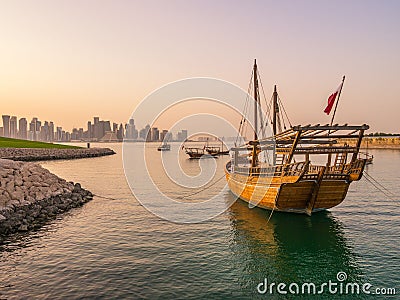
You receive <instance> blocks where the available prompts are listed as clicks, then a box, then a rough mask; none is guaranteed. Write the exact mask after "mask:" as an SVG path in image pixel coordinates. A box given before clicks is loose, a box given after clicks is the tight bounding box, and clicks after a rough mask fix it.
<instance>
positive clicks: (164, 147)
mask: <svg viewBox="0 0 400 300" xmlns="http://www.w3.org/2000/svg"><path fill="white" fill-rule="evenodd" d="M157 150H158V151H170V150H171V145H170V144H168V143H162V144H161V145H160V146H159V147H158V148H157Z"/></svg>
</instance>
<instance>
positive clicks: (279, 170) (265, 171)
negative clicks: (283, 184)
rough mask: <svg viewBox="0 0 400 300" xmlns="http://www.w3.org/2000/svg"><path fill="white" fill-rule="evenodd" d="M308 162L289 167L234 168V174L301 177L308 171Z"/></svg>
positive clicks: (293, 164)
mask: <svg viewBox="0 0 400 300" xmlns="http://www.w3.org/2000/svg"><path fill="white" fill-rule="evenodd" d="M307 167H308V162H306V161H303V162H297V163H292V164H289V165H277V166H267V167H240V166H234V167H233V172H234V173H237V174H242V175H253V176H262V177H267V176H301V175H302V174H304V172H305V171H306V168H307Z"/></svg>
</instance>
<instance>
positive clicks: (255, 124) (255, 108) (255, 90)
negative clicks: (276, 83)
mask: <svg viewBox="0 0 400 300" xmlns="http://www.w3.org/2000/svg"><path fill="white" fill-rule="evenodd" d="M253 73H254V101H255V102H254V140H255V141H256V140H258V136H257V131H258V126H257V122H258V120H257V113H258V112H257V106H258V92H257V90H258V79H257V61H256V60H254V68H253Z"/></svg>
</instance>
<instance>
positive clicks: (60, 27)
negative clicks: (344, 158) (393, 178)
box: [0, 0, 400, 132]
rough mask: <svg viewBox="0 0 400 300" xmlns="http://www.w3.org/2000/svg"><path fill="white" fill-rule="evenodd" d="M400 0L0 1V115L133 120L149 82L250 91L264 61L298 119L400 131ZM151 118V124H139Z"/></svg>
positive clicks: (67, 123) (81, 121) (79, 122)
mask: <svg viewBox="0 0 400 300" xmlns="http://www.w3.org/2000/svg"><path fill="white" fill-rule="evenodd" d="M399 13H400V1H389V0H386V1H366V0H362V1H324V0H321V1H317V0H315V1H240V2H239V1H206V0H202V1H187V0H186V1H98V0H93V1H78V0H77V1H54V0H49V1H17V0H16V1H12V0H11V1H5V0H2V1H1V2H0V33H1V34H0V38H1V46H0V101H1V102H0V103H1V107H0V114H10V115H17V116H18V117H22V116H25V117H28V118H29V119H31V118H32V117H34V116H37V117H39V118H40V119H41V120H53V121H54V122H55V123H56V124H57V125H60V126H63V127H64V128H66V129H68V130H70V129H72V127H73V126H75V127H86V122H87V120H89V119H92V117H93V116H94V115H97V116H99V117H100V118H102V119H106V120H107V119H108V120H112V121H115V122H126V121H127V120H128V118H129V116H130V115H131V113H132V112H133V110H134V109H135V106H136V105H137V104H138V103H139V102H140V101H141V100H142V99H143V98H144V97H145V96H146V95H148V94H149V93H151V92H152V91H153V90H155V89H157V88H159V87H160V86H162V85H165V84H167V83H169V82H172V81H176V80H179V79H184V78H188V77H197V76H201V77H215V78H219V79H223V80H226V81H229V82H232V83H234V84H236V85H239V86H240V87H242V88H244V89H247V84H248V81H249V79H250V75H251V68H252V64H253V60H254V58H257V61H258V65H259V69H260V73H261V75H262V79H263V84H264V88H265V89H266V93H267V94H268V95H270V94H271V93H272V90H273V85H274V84H277V85H278V91H279V93H280V97H281V99H282V100H283V101H284V103H285V106H286V109H287V111H288V113H289V116H290V118H291V120H292V123H294V124H304V123H306V124H309V123H327V122H329V119H330V117H328V116H326V115H325V114H324V113H323V109H324V107H325V105H326V101H327V98H328V96H329V94H330V93H332V92H333V91H334V90H335V89H336V87H337V86H338V84H339V83H340V81H341V78H342V76H343V75H346V82H345V84H344V88H343V92H342V96H341V100H340V103H339V108H338V112H337V118H336V120H337V122H341V123H367V124H369V125H370V126H371V130H372V131H373V132H375V131H384V132H400V126H399V125H400V122H399V111H400V103H399V100H400V98H399V95H400V83H399V78H400V17H399ZM138 125H139V126H143V125H145V124H138Z"/></svg>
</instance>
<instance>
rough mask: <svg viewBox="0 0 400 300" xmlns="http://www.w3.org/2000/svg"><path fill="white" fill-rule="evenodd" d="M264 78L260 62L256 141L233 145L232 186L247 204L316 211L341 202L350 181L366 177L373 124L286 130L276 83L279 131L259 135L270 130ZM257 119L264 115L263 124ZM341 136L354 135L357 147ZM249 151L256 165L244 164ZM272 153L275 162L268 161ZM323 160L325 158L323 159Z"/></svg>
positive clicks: (275, 120)
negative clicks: (366, 140)
mask: <svg viewBox="0 0 400 300" xmlns="http://www.w3.org/2000/svg"><path fill="white" fill-rule="evenodd" d="M258 77H259V74H258V71H257V64H256V63H254V67H253V75H252V79H253V80H254V83H253V88H254V100H255V105H254V120H255V126H254V127H255V128H254V139H253V140H252V141H250V142H248V143H247V144H245V145H242V146H240V147H235V148H232V149H231V151H232V152H233V155H232V160H231V161H230V162H228V163H227V165H226V168H225V173H226V179H227V181H228V185H229V188H230V189H231V191H232V192H233V193H234V194H235V195H236V196H237V197H239V198H241V199H242V200H244V201H246V202H249V203H252V204H253V205H256V206H259V207H261V208H265V209H270V210H276V211H284V212H296V213H307V214H308V215H311V214H312V212H316V211H320V210H324V209H328V208H332V207H334V206H336V205H338V204H340V203H341V202H342V201H343V200H344V198H345V197H346V194H347V191H348V188H349V186H350V183H351V182H353V181H357V180H360V179H361V177H362V173H363V170H364V166H365V164H366V159H359V158H358V153H359V150H360V145H361V141H362V139H363V137H364V131H365V130H367V129H368V128H369V126H368V125H365V124H364V125H361V126H350V125H347V124H345V125H338V124H335V125H332V124H331V125H329V124H327V125H320V124H317V125H306V126H291V128H290V129H287V130H282V126H281V125H280V120H283V116H282V117H280V115H281V113H280V112H281V111H282V103H281V101H280V100H279V97H278V93H277V91H276V86H275V89H274V93H273V97H272V103H271V105H270V106H269V107H272V108H271V113H272V127H273V135H272V136H270V137H266V138H262V139H259V138H258V137H259V135H260V134H262V133H263V132H265V124H266V122H264V120H262V118H263V116H262V115H261V113H260V111H259V110H258V108H257V106H259V105H260V92H259V89H258V86H259V82H258ZM343 80H344V78H343ZM342 84H343V83H342ZM340 91H341V89H340ZM337 93H338V92H335V97H336V95H337ZM339 95H340V92H339ZM332 96H333V95H332ZM332 96H331V97H332ZM333 99H334V98H333ZM253 102H254V101H253ZM336 103H337V102H336ZM246 104H247V103H246ZM283 110H284V109H283ZM257 118H259V119H261V120H259V123H260V126H261V127H260V128H259V127H258V122H257ZM284 127H285V126H284ZM240 134H241V133H240ZM340 139H353V140H355V141H356V142H355V146H349V145H347V144H346V143H342V142H341V140H340ZM271 152H272V153H271ZM243 153H244V154H245V155H248V156H249V157H251V160H250V163H247V164H243V163H241V162H240V159H239V157H241V156H243ZM263 157H264V161H263ZM266 157H267V158H268V157H269V158H271V157H272V160H270V159H268V161H267V159H265V158H266ZM321 159H324V160H325V162H324V163H321V162H320V161H319V160H321Z"/></svg>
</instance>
